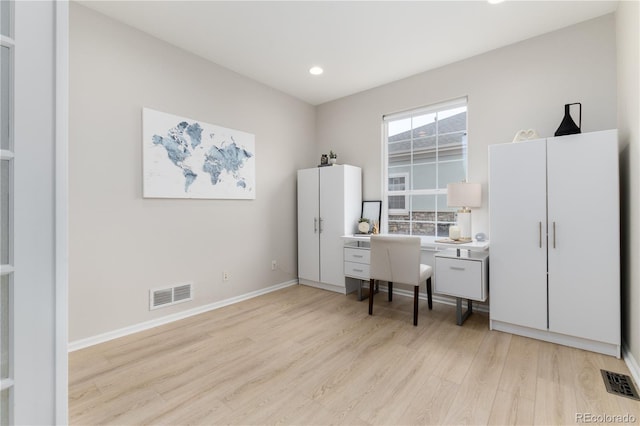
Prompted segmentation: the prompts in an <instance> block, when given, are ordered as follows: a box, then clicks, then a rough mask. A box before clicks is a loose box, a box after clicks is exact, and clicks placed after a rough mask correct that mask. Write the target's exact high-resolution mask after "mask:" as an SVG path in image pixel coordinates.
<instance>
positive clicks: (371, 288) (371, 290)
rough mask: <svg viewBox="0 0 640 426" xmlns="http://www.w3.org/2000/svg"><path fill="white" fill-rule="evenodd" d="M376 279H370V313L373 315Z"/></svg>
mask: <svg viewBox="0 0 640 426" xmlns="http://www.w3.org/2000/svg"><path fill="white" fill-rule="evenodd" d="M374 282H375V280H374V279H373V278H371V279H370V280H369V315H373V287H374Z"/></svg>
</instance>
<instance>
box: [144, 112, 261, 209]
mask: <svg viewBox="0 0 640 426" xmlns="http://www.w3.org/2000/svg"><path fill="white" fill-rule="evenodd" d="M142 156H143V179H142V180H143V191H142V193H143V197H144V198H189V199H194V198H196V199H246V200H254V199H255V198H256V190H255V188H256V154H255V135H253V134H251V133H246V132H242V131H240V130H234V129H228V128H226V127H222V126H218V125H215V124H208V123H203V122H201V121H198V120H194V119H191V118H185V117H180V116H177V115H173V114H168V113H165V112H160V111H155V110H153V109H150V108H143V109H142Z"/></svg>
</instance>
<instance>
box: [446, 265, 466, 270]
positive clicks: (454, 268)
mask: <svg viewBox="0 0 640 426" xmlns="http://www.w3.org/2000/svg"><path fill="white" fill-rule="evenodd" d="M449 269H453V270H454V271H464V268H461V267H460V266H449Z"/></svg>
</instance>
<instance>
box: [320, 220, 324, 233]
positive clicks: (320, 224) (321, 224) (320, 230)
mask: <svg viewBox="0 0 640 426" xmlns="http://www.w3.org/2000/svg"><path fill="white" fill-rule="evenodd" d="M322 222H324V219H322V218H320V233H321V234H322Z"/></svg>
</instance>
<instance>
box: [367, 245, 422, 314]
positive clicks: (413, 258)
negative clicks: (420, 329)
mask: <svg viewBox="0 0 640 426" xmlns="http://www.w3.org/2000/svg"><path fill="white" fill-rule="evenodd" d="M370 265H371V266H370V278H371V279H370V281H369V315H373V294H374V288H373V287H374V284H375V280H382V281H387V282H388V283H389V302H391V301H392V300H393V283H403V284H409V285H412V286H414V291H413V325H418V293H419V291H420V284H422V283H424V282H426V283H427V297H428V301H429V309H432V308H433V301H432V300H431V274H432V272H433V269H432V268H431V266H428V265H422V264H420V237H413V236H412V237H410V236H403V235H372V236H371V263H370Z"/></svg>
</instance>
